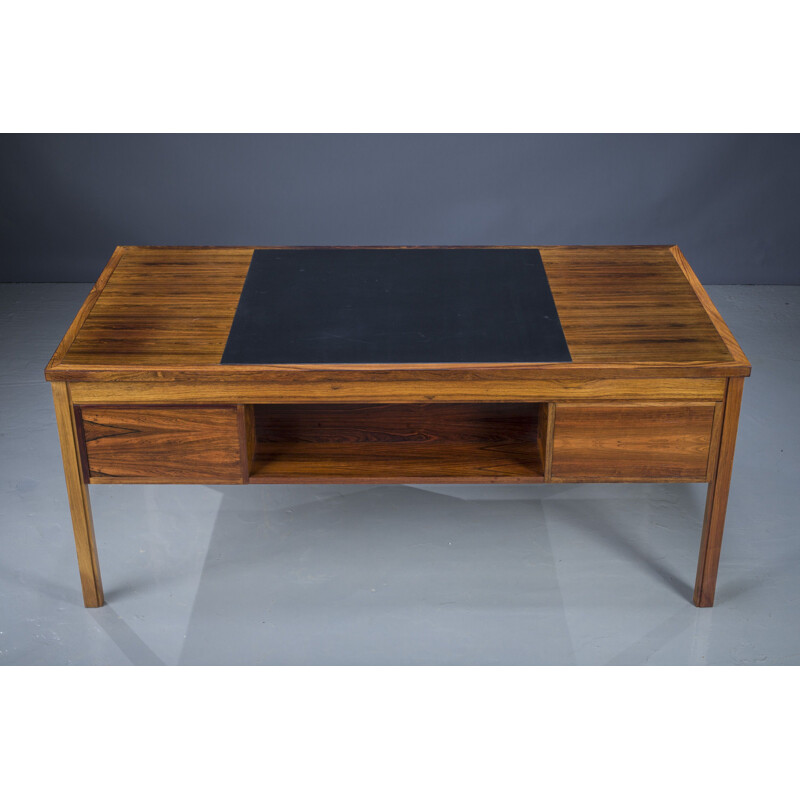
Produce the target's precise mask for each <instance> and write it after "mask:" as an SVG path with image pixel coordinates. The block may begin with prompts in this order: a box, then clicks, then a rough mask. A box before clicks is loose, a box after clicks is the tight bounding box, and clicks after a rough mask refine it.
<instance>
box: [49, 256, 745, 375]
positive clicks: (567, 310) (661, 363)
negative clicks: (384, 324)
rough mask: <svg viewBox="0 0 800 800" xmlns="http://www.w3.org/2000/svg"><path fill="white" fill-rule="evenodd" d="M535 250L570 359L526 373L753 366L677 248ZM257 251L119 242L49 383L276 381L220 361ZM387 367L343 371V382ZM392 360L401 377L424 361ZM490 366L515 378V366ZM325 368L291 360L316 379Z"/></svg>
mask: <svg viewBox="0 0 800 800" xmlns="http://www.w3.org/2000/svg"><path fill="white" fill-rule="evenodd" d="M539 249H540V251H541V253H542V258H543V261H544V265H545V269H546V271H547V274H548V278H549V280H550V284H551V287H552V289H553V295H554V298H555V301H556V305H557V307H558V309H559V314H560V316H561V321H562V324H563V327H564V332H565V335H566V337H567V342H568V344H569V347H570V350H571V353H572V358H573V363H571V364H544V365H538V364H537V365H527V368H526V372H525V374H527V375H528V376H532V377H536V376H540V375H545V374H547V375H551V376H553V377H556V376H559V377H571V376H575V377H580V376H582V377H588V376H600V375H603V374H605V375H607V376H608V377H614V376H629V377H633V376H635V375H637V374H638V373H641V375H642V377H644V376H663V377H668V376H669V377H677V376H687V377H688V376H698V377H699V376H703V375H720V376H729V375H747V374H749V371H750V367H749V364H748V363H747V360H746V359H745V358H744V356H743V355H742V354H741V349H740V348H739V347H738V345H737V344H736V342H735V339H733V336H732V335H731V334H730V331H728V329H727V327H726V326H725V325H724V323H723V322H722V320H721V317H719V314H718V312H716V309H714V308H713V304H711V303H710V301H708V300H707V295H705V293H704V291H703V290H702V287H701V286H700V285H699V282H698V281H697V279H696V276H694V273H693V272H692V271H691V268H690V267H689V265H688V264H687V263H686V262H685V259H684V258H683V257H682V255H681V254H680V252H679V251H678V250H677V248H670V247H668V246H662V247H542V248H539ZM251 255H252V248H169V247H161V248H152V247H144V248H140V247H125V248H120V249H118V251H117V252H116V253H115V256H114V259H112V262H113V263H112V262H110V263H109V266H108V267H107V268H106V271H104V273H103V276H101V279H100V280H99V281H98V284H97V286H96V287H95V289H93V291H92V295H91V296H90V298H89V299H88V300H87V303H86V304H85V305H84V308H83V309H82V310H81V313H80V314H79V316H78V317H77V318H76V320H75V321H74V323H73V325H72V326H71V328H70V331H69V332H68V334H67V336H65V338H64V340H63V341H62V343H61V344H60V345H59V348H58V350H57V351H56V354H55V356H54V357H53V359H52V361H51V363H50V365H49V366H48V368H47V371H46V375H47V377H48V379H50V380H70V381H72V380H114V381H133V382H139V381H142V380H145V381H150V380H187V381H189V380H191V381H230V380H237V379H241V380H244V379H245V377H247V379H251V380H254V381H257V382H258V381H263V380H272V379H273V378H276V377H277V376H276V375H275V368H270V367H269V366H266V367H262V366H258V365H250V366H242V367H239V366H236V367H230V366H227V365H226V366H222V365H220V364H219V361H220V358H221V355H222V351H223V349H224V346H225V341H226V339H227V335H228V332H229V330H230V325H231V322H232V320H233V316H234V313H235V310H236V305H237V302H238V298H239V294H240V292H241V288H242V285H243V283H244V278H245V275H246V273H247V268H248V265H249V261H250V257H251ZM117 262H118V263H117ZM387 366H388V365H380V364H378V365H375V364H373V365H358V367H357V369H352V370H350V371H349V372H348V370H347V369H346V368H343V369H341V370H340V372H341V373H342V378H341V380H342V381H349V380H357V379H358V376H359V373H364V372H375V371H383V372H385V371H386V369H387ZM391 366H392V369H393V370H394V371H395V372H397V373H400V372H403V371H405V370H414V369H418V368H419V366H420V365H391ZM470 366H474V367H475V368H476V372H482V371H483V370H482V369H481V366H480V365H452V364H451V365H437V369H438V370H440V371H453V372H454V375H453V378H454V380H461V373H462V372H463V371H464V368H465V367H466V368H469V367H470ZM484 367H485V365H484ZM490 368H491V369H495V370H499V373H498V374H504V377H505V378H507V379H513V378H516V377H518V376H519V370H520V365H514V364H511V365H492V366H491V367H490ZM321 369H322V370H324V365H302V366H296V367H295V370H296V372H300V373H308V374H310V375H312V376H317V375H318V374H319V373H320V371H321ZM281 371H282V372H283V373H285V372H286V370H285V369H283V368H279V370H278V372H279V374H280V373H281Z"/></svg>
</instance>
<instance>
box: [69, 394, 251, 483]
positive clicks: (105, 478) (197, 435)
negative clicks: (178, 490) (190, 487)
mask: <svg viewBox="0 0 800 800" xmlns="http://www.w3.org/2000/svg"><path fill="white" fill-rule="evenodd" d="M79 413H80V417H81V421H82V427H83V434H84V436H85V450H86V458H87V466H88V474H89V480H90V482H91V483H243V482H245V479H246V475H245V468H244V467H243V465H242V457H243V455H244V456H245V457H246V446H245V447H244V448H243V444H242V439H241V437H240V426H239V419H240V417H239V413H238V410H237V408H236V407H235V406H228V407H208V406H205V407H199V406H189V407H180V406H167V407H157V406H153V407H146V406H128V407H125V406H114V407H105V406H82V407H80V408H79Z"/></svg>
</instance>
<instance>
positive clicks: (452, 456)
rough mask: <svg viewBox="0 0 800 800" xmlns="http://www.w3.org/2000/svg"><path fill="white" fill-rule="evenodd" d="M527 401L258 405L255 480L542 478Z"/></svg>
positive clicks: (533, 408) (534, 415)
mask: <svg viewBox="0 0 800 800" xmlns="http://www.w3.org/2000/svg"><path fill="white" fill-rule="evenodd" d="M538 416H539V408H538V406H537V405H536V404H532V403H525V404H523V403H500V404H498V403H494V404H492V403H474V404H469V403H457V404H452V405H444V404H424V403H423V404H388V405H381V404H377V405H376V404H369V405H360V404H352V405H342V404H339V405H332V404H326V405H313V404H312V405H300V406H292V405H257V406H255V407H254V417H255V428H256V440H257V443H256V458H255V464H254V467H253V472H252V474H251V477H250V480H251V482H252V483H281V482H291V483H307V482H320V483H495V482H509V483H539V482H541V481H542V480H543V475H542V467H541V459H540V457H539V448H538V445H537V443H536V439H537V434H536V432H537V424H538Z"/></svg>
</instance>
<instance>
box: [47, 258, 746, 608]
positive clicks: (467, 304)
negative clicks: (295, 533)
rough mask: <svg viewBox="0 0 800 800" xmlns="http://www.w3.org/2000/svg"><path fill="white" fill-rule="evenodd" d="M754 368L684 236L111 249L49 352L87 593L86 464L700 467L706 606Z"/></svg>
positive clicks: (464, 473) (376, 472) (475, 477)
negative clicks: (634, 242)
mask: <svg viewBox="0 0 800 800" xmlns="http://www.w3.org/2000/svg"><path fill="white" fill-rule="evenodd" d="M520 259H521V260H520ZM251 260H252V263H253V267H251ZM256 264H261V265H262V266H261V267H260V270H261V272H260V273H259V274H260V275H261V278H259V277H258V275H257V273H256ZM279 266H280V267H281V270H282V271H281V270H279V269H278V267H279ZM520 269H522V271H521V272H520V271H519V270H520ZM527 269H530V270H532V272H531V273H530V274H529V273H528V272H526V271H525V270H527ZM306 270H316V271H315V272H313V275H311V276H309V273H308V272H307V271H306ZM370 270H371V271H370ZM508 270H510V271H508ZM514 270H517V272H514ZM537 270H543V274H544V275H546V280H544V281H543V284H541V285H540V283H537V282H536V276H535V275H534V274H533V273H534V272H536V271H537ZM248 272H250V274H249V275H248ZM315 276H316V277H315ZM528 278H530V279H531V280H528ZM246 279H247V281H246ZM323 284H324V287H323ZM247 287H255V288H247ZM320 287H323V288H320ZM243 288H244V289H245V291H244V293H243ZM247 298H250V299H249V300H248V299H247ZM253 298H255V300H253ZM259 298H260V299H259ZM387 298H388V299H387ZM240 300H241V303H240ZM251 301H252V302H251ZM262 302H263V303H264V305H263V307H262V306H260V305H259V303H262ZM248 303H249V304H250V305H249V306H248ZM374 303H382V304H383V305H381V306H380V308H379V309H378V312H377V313H373V312H375V307H374ZM315 304H316V305H315ZM365 304H370V305H369V307H367V305H365ZM237 309H238V310H237ZM253 309H255V312H254V311H253ZM259 309H261V310H259ZM370 309H371V311H370V313H367V311H368V310H370ZM498 309H499V310H498ZM423 312H424V313H423ZM254 313H255V316H253V314H254ZM415 314H416V317H415V316H414V315H415ZM367 319H368V320H370V321H369V326H371V327H367V328H364V327H363V326H364V324H366V323H365V320H367ZM554 320H555V322H554ZM542 325H544V326H545V327H542ZM526 326H527V327H526ZM548 337H549V338H548ZM544 339H547V340H548V342H549V344H548V345H547V346H546V347H544V349H542V346H543V342H544ZM251 344H254V345H257V347H256V349H255V350H253V349H252V348H251V347H250V345H251ZM259 348H261V349H259ZM270 348H271V349H270ZM260 353H270V355H269V356H268V357H269V359H270V363H259V358H262V356H260V355H259V354H260ZM316 353H320V354H324V357H323V358H322V359H321V360H318V361H315V359H314V355H315V354H316ZM360 353H363V354H364V358H360V357H359V354H360ZM382 353H391V354H392V355H391V358H390V359H384V360H383V361H375V360H374V359H375V358H376V357H380V355H381V354H382ZM427 353H430V354H431V355H430V357H426V354H427ZM473 353H475V354H477V355H476V357H475V358H472V357H471V354H473ZM542 353H544V354H545V355H544V356H542ZM282 354H288V355H287V358H289V359H290V360H289V361H286V360H285V359H283V358H282ZM508 354H511V357H510V358H507V357H506V356H507V355H508ZM292 359H294V360H292ZM436 359H444V360H436ZM749 374H750V364H749V362H748V361H747V359H746V358H745V356H744V354H743V353H742V350H741V348H740V347H739V345H738V344H737V343H736V340H735V339H734V337H733V335H732V334H731V332H730V330H729V329H728V327H727V326H726V325H725V323H724V321H723V320H722V318H721V316H720V314H719V313H718V312H717V310H716V309H715V308H714V306H713V304H712V303H711V300H710V299H709V297H708V295H707V294H706V292H705V290H704V289H703V287H702V286H701V284H700V282H699V281H698V279H697V277H696V276H695V274H694V272H693V271H692V269H691V268H690V266H689V264H688V263H687V262H686V260H685V258H684V257H683V255H682V253H681V252H680V250H679V249H678V248H677V247H669V246H653V247H540V248H255V249H254V248H245V247H241V248H239V247H234V248H222V247H220V248H217V247H212V248H204V247H118V248H117V249H116V250H115V252H114V254H113V255H112V257H111V260H110V261H109V262H108V264H107V266H106V268H105V269H104V270H103V272H102V274H101V275H100V278H99V279H98V281H97V283H96V284H95V286H94V288H93V289H92V291H91V293H90V294H89V297H88V298H87V300H86V302H85V303H84V304H83V306H82V308H81V309H80V311H79V312H78V315H77V317H76V318H75V320H74V321H73V323H72V325H71V326H70V328H69V330H68V331H67V333H66V335H65V337H64V339H63V340H62V341H61V343H60V344H59V345H58V348H57V349H56V352H55V354H54V355H53V358H52V359H51V361H50V363H49V365H48V366H47V369H46V371H45V375H46V377H47V380H49V381H51V383H52V389H53V396H54V400H55V411H56V419H57V422H58V431H59V437H60V442H61V450H62V455H63V461H64V472H65V476H66V482H67V491H68V496H69V504H70V510H71V514H72V524H73V529H74V534H75V544H76V548H77V554H78V565H79V570H80V577H81V584H82V588H83V597H84V602H85V604H86V606H89V607H96V606H101V605H102V604H103V589H102V583H101V580H100V569H99V565H98V558H97V548H96V544H95V535H94V529H93V524H92V514H91V509H90V504H89V490H88V486H89V484H97V483H166V484H178V483H201V484H210V483H218V484H246V483H437V482H438V483H550V482H552V483H563V482H567V483H569V482H600V483H605V482H632V481H646V482H701V483H707V484H708V496H707V503H706V511H705V519H704V522H703V529H702V535H701V537H700V557H699V561H698V567H697V579H696V584H695V591H694V603H695V604H696V605H698V606H711V605H713V602H714V589H715V584H716V577H717V567H718V564H719V556H720V546H721V542H722V532H723V526H724V522H725V508H726V505H727V497H728V489H729V485H730V480H731V470H732V465H733V452H734V445H735V441H736V431H737V426H738V418H739V408H740V404H741V397H742V387H743V383H744V379H745V377H747V376H748V375H749Z"/></svg>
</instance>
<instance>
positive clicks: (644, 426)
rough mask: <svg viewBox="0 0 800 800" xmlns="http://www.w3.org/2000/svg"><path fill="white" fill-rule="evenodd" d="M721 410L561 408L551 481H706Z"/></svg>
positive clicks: (694, 406)
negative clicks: (716, 420) (716, 421)
mask: <svg viewBox="0 0 800 800" xmlns="http://www.w3.org/2000/svg"><path fill="white" fill-rule="evenodd" d="M721 405H722V404H721V403H689V404H677V403H676V404H671V403H639V404H632V403H564V404H562V403H558V404H557V405H556V414H555V428H554V433H553V464H552V479H553V480H554V481H559V480H562V481H571V480H589V481H648V480H651V481H664V480H666V481H705V480H707V476H708V474H709V454H710V452H711V449H712V448H711V443H712V439H715V438H716V436H717V434H716V425H715V418H718V415H719V412H720V408H721ZM718 407H720V408H718Z"/></svg>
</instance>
